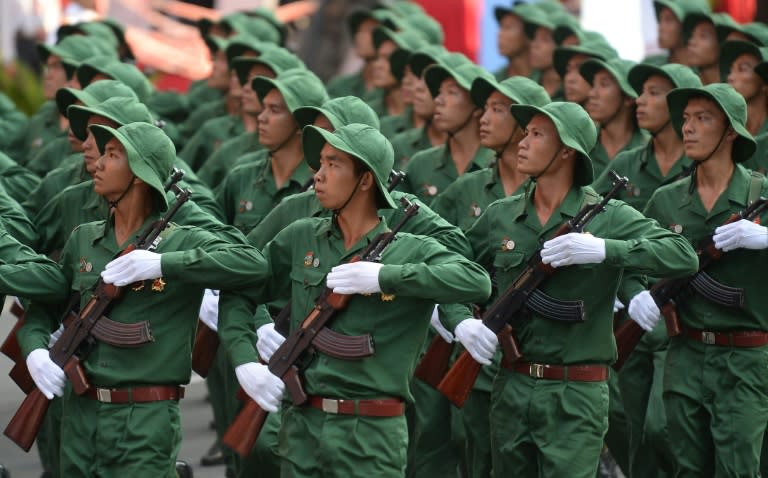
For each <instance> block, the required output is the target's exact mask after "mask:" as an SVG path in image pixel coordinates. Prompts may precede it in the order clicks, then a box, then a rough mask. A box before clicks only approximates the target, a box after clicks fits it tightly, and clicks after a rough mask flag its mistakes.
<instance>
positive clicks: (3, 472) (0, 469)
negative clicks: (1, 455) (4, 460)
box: [0, 465, 11, 478]
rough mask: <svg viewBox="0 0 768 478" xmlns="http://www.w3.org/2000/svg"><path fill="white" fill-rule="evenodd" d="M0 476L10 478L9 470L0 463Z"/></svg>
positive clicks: (0, 477)
mask: <svg viewBox="0 0 768 478" xmlns="http://www.w3.org/2000/svg"><path fill="white" fill-rule="evenodd" d="M0 478H11V472H10V471H8V468H6V467H4V466H3V465H0Z"/></svg>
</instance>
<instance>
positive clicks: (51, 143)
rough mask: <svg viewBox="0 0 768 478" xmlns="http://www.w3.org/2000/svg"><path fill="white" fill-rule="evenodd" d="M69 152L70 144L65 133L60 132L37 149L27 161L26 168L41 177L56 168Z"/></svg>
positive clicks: (70, 149) (70, 150) (70, 151)
mask: <svg viewBox="0 0 768 478" xmlns="http://www.w3.org/2000/svg"><path fill="white" fill-rule="evenodd" d="M71 153H72V146H71V145H70V144H69V140H68V139H67V133H66V132H61V133H60V134H59V135H58V136H56V137H53V138H50V139H49V140H48V142H47V143H45V144H44V145H43V146H42V147H41V148H40V149H39V150H37V153H36V154H35V155H34V156H33V157H32V158H30V159H29V161H28V162H27V164H26V168H27V169H29V170H30V171H32V172H33V173H35V174H37V175H38V176H39V177H41V178H42V177H43V176H45V175H46V174H48V173H50V172H51V171H53V170H54V169H56V168H58V167H59V166H60V165H61V162H62V160H63V158H65V157H67V156H68V155H69V154H71Z"/></svg>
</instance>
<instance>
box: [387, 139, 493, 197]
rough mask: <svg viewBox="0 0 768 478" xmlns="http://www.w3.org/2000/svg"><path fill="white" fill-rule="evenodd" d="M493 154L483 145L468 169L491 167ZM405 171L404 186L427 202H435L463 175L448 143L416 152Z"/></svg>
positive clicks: (402, 186) (405, 189) (401, 186)
mask: <svg viewBox="0 0 768 478" xmlns="http://www.w3.org/2000/svg"><path fill="white" fill-rule="evenodd" d="M493 158H494V153H493V151H491V150H490V149H487V148H483V147H482V146H481V147H480V148H479V149H478V150H477V153H476V154H475V157H474V158H473V159H472V162H471V163H469V166H467V169H466V171H464V173H465V174H466V173H469V172H472V171H477V170H478V169H483V168H487V167H488V166H489V165H490V164H491V162H492V161H493ZM405 173H406V176H405V180H404V181H403V182H401V183H400V189H402V190H403V191H406V192H409V193H412V194H415V195H416V196H417V197H418V198H419V199H421V200H422V201H424V202H425V203H427V204H431V203H432V201H433V200H434V199H435V197H436V196H437V195H438V194H440V193H441V192H443V191H444V190H445V188H447V187H448V186H450V185H451V183H453V182H454V181H456V179H457V178H458V177H459V173H458V171H456V165H455V164H454V163H453V158H452V157H451V149H450V148H449V147H448V146H447V145H441V146H435V147H434V148H430V149H428V150H426V151H422V152H420V153H417V154H415V155H414V156H413V157H412V158H411V160H410V161H409V162H408V166H407V167H406V169H405Z"/></svg>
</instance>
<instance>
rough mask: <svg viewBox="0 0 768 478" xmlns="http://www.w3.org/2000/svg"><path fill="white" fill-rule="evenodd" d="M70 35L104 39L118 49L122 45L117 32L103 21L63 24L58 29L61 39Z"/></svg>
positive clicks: (57, 33) (57, 36)
mask: <svg viewBox="0 0 768 478" xmlns="http://www.w3.org/2000/svg"><path fill="white" fill-rule="evenodd" d="M70 35H85V36H87V37H92V39H98V40H103V41H105V42H107V43H109V46H110V47H112V48H113V49H115V50H117V47H118V46H119V45H120V40H119V39H118V37H117V35H115V32H114V31H113V30H112V28H110V27H109V26H108V25H105V24H104V23H101V22H82V23H77V24H75V25H62V26H60V27H59V29H58V30H56V38H57V39H59V40H61V39H62V38H64V37H67V36H70Z"/></svg>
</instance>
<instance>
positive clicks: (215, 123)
mask: <svg viewBox="0 0 768 478" xmlns="http://www.w3.org/2000/svg"><path fill="white" fill-rule="evenodd" d="M243 132H245V127H244V126H243V122H242V121H241V120H240V118H238V117H237V116H233V115H224V116H219V117H218V118H212V119H210V120H208V121H206V122H205V123H203V124H202V125H201V126H200V129H199V130H198V131H197V133H195V134H194V135H192V137H191V138H189V140H188V141H187V142H186V144H185V145H184V149H182V150H181V152H180V153H179V156H180V157H181V158H182V159H183V160H184V161H186V162H187V164H189V166H190V167H191V168H192V170H194V171H197V170H198V169H200V167H201V166H202V165H203V164H204V163H205V162H206V161H207V160H208V158H210V157H211V154H213V152H214V151H216V150H217V149H218V148H219V146H220V145H221V144H222V142H223V141H225V140H226V139H229V138H233V137H235V136H239V135H241V134H243Z"/></svg>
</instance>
